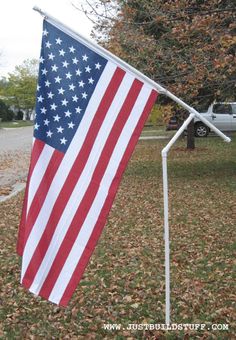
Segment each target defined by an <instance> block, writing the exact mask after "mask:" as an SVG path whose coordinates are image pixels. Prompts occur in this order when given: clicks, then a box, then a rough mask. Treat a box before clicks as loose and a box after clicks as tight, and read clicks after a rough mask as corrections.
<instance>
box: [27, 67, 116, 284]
mask: <svg viewBox="0 0 236 340" xmlns="http://www.w3.org/2000/svg"><path fill="white" fill-rule="evenodd" d="M115 70H116V66H115V65H113V64H111V63H109V62H108V63H107V64H106V67H105V68H104V70H103V73H102V75H101V77H100V79H99V81H98V83H97V85H96V88H95V90H94V93H93V95H92V97H91V98H90V101H89V104H88V106H87V109H86V111H85V113H84V117H83V119H82V121H81V123H80V125H79V128H78V130H77V131H76V134H75V136H74V138H73V140H72V142H71V144H70V146H69V148H68V150H67V152H66V153H65V156H64V158H63V160H62V162H61V164H60V166H59V168H58V171H57V173H56V175H55V177H54V179H53V181H52V184H51V186H50V188H49V191H48V194H47V197H46V199H45V201H44V203H43V205H42V208H41V210H40V213H39V215H38V218H37V220H36V222H35V224H34V227H33V228H32V230H31V233H30V235H29V237H28V240H27V242H26V245H25V248H24V253H23V258H22V270H21V280H22V279H23V277H24V274H25V271H26V269H27V267H28V265H29V262H30V260H31V258H32V256H33V253H34V251H35V248H36V247H37V244H38V242H39V240H40V238H41V236H42V234H43V232H44V229H45V227H46V225H47V222H48V219H49V217H50V214H51V212H52V209H53V205H54V203H55V201H56V199H57V197H58V195H59V193H60V191H61V189H62V187H63V185H64V182H65V181H66V178H67V176H68V173H69V172H70V169H71V167H72V166H73V163H74V161H75V159H76V157H77V155H78V153H79V151H80V149H81V147H82V146H83V143H84V140H85V138H86V135H87V132H88V130H89V127H90V124H91V122H92V120H93V118H94V116H95V114H96V111H97V109H98V106H99V104H100V101H101V99H102V98H103V96H104V93H105V91H106V89H107V87H108V85H109V83H110V81H111V78H112V76H113V74H114V72H115Z"/></svg>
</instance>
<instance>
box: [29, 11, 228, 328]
mask: <svg viewBox="0 0 236 340" xmlns="http://www.w3.org/2000/svg"><path fill="white" fill-rule="evenodd" d="M33 9H34V10H35V11H37V12H39V13H40V14H41V15H42V16H44V17H45V19H46V20H47V21H49V22H51V23H52V24H54V25H55V26H56V27H58V28H59V29H60V28H61V29H63V31H64V32H65V33H67V34H69V35H70V36H71V37H73V38H75V39H76V38H79V39H80V40H81V41H82V42H83V43H84V44H85V45H86V46H87V47H93V49H95V50H96V51H97V52H98V53H100V54H101V55H103V56H104V57H106V58H109V59H110V60H112V61H113V62H117V63H118V64H119V65H122V66H123V67H124V68H125V69H126V70H128V71H130V72H133V73H135V74H136V76H137V78H139V79H141V80H143V81H145V82H148V83H149V84H150V85H151V86H152V87H153V88H155V89H156V90H157V91H158V92H159V93H160V94H164V95H166V96H167V97H169V98H171V99H172V100H173V101H175V102H176V103H178V104H179V105H180V106H182V107H183V108H184V109H186V110H187V111H188V112H189V113H190V115H189V117H188V119H187V120H186V121H185V122H184V123H183V125H182V126H181V128H180V129H179V130H178V131H177V133H176V134H175V135H174V137H173V138H172V139H171V140H170V142H169V143H168V144H167V145H166V147H165V148H164V149H163V150H162V164H163V196H164V229H165V277H166V278H165V282H166V324H169V323H170V247H169V212H168V178H167V154H168V151H169V149H170V148H171V146H172V145H173V144H174V143H175V142H176V140H177V139H178V137H179V136H180V135H181V134H182V133H183V132H184V130H185V129H186V127H187V126H188V124H189V123H190V121H191V120H192V119H193V117H194V116H197V117H198V118H199V119H200V120H201V121H202V122H203V123H204V124H206V125H207V126H208V127H209V128H210V129H211V130H213V131H214V132H215V133H216V134H218V135H219V136H220V137H221V138H223V139H224V140H225V141H226V142H230V141H231V140H230V138H229V137H227V136H226V135H224V134H223V133H222V132H221V131H220V130H218V129H217V128H216V127H215V126H214V125H213V124H211V123H210V122H208V120H206V119H205V118H204V117H202V116H201V115H200V113H199V112H197V111H196V110H195V109H194V108H192V107H191V106H189V105H188V104H186V103H185V102H183V101H182V100H181V99H180V98H178V97H176V96H175V95H174V94H173V93H171V92H170V91H168V90H166V89H165V88H163V87H162V86H161V85H159V84H158V83H156V82H154V81H153V80H151V79H150V78H148V77H146V76H145V75H144V74H142V73H141V72H139V71H138V70H136V69H135V68H134V67H132V66H130V65H129V64H127V63H126V62H125V61H123V60H122V59H120V58H118V57H117V56H115V55H114V54H112V53H111V52H109V51H107V50H106V49H104V48H103V47H101V46H99V45H97V44H95V43H93V42H92V41H90V40H88V39H87V38H85V37H83V36H82V35H81V34H79V33H77V32H75V31H73V30H72V29H71V28H68V27H67V26H65V25H64V24H62V23H61V22H60V21H59V20H57V19H56V18H54V17H53V16H52V15H50V14H48V13H46V12H44V11H42V10H41V9H40V8H39V7H37V6H34V7H33Z"/></svg>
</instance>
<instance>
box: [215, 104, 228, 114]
mask: <svg viewBox="0 0 236 340" xmlns="http://www.w3.org/2000/svg"><path fill="white" fill-rule="evenodd" d="M213 113H217V114H223V115H225V114H232V107H231V105H230V104H215V105H214V106H213Z"/></svg>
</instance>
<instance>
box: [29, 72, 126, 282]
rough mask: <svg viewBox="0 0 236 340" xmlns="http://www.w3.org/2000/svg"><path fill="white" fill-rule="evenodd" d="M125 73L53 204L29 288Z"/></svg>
mask: <svg viewBox="0 0 236 340" xmlns="http://www.w3.org/2000/svg"><path fill="white" fill-rule="evenodd" d="M124 75H125V72H124V71H123V70H121V69H119V68H117V69H116V71H115V73H114V75H113V77H112V79H111V81H110V84H109V85H108V87H107V89H106V91H105V94H104V96H103V98H102V100H101V102H100V104H99V107H98V110H97V112H96V114H95V116H94V119H93V121H92V123H91V125H90V128H89V131H88V134H87V136H86V139H85V141H84V143H83V146H82V148H81V150H80V152H79V153H78V155H77V157H76V160H75V162H74V164H73V166H72V168H71V170H70V173H69V175H68V177H67V179H66V181H65V183H64V185H63V187H62V190H61V192H60V194H59V195H58V198H57V200H56V202H55V204H54V207H53V209H52V212H51V215H50V218H49V220H48V222H47V225H46V228H45V230H44V233H43V235H42V237H41V239H40V241H39V243H38V245H37V248H36V249H35V252H34V254H33V256H32V259H31V261H30V263H29V266H28V268H27V270H26V273H25V275H24V278H23V285H24V286H25V287H27V288H29V287H30V286H31V284H32V282H33V279H34V277H35V275H36V273H37V271H38V268H39V266H40V264H41V261H42V259H43V257H44V256H45V253H46V251H47V249H48V246H49V244H50V242H51V239H52V237H53V234H54V232H55V229H56V226H57V224H58V222H59V220H60V217H61V215H62V213H63V211H64V209H65V206H66V204H67V202H68V200H69V198H70V196H71V193H72V191H73V189H74V187H75V185H76V183H77V182H78V179H79V177H80V175H81V173H82V171H83V169H84V167H85V165H86V163H87V160H88V158H89V154H90V152H91V150H92V147H93V145H94V142H95V139H96V137H97V134H98V131H99V129H100V127H101V125H102V122H103V120H104V118H105V116H106V114H107V111H108V110H109V108H110V105H111V103H112V101H113V99H114V97H115V95H116V92H117V90H118V88H119V86H120V83H121V81H122V79H123V78H124Z"/></svg>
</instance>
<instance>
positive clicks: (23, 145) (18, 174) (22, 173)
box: [0, 126, 33, 202]
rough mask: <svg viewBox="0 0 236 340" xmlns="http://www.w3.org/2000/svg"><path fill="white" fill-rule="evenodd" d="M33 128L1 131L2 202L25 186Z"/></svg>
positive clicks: (0, 190) (0, 195)
mask: <svg viewBox="0 0 236 340" xmlns="http://www.w3.org/2000/svg"><path fill="white" fill-rule="evenodd" d="M32 135H33V127H31V126H29V127H24V128H16V129H0V202H1V201H4V200H5V199H6V198H8V197H9V195H13V194H15V193H16V192H17V191H19V190H21V189H22V188H23V187H24V185H25V180H26V177H27V173H28V167H29V160H30V150H31V144H32Z"/></svg>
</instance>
